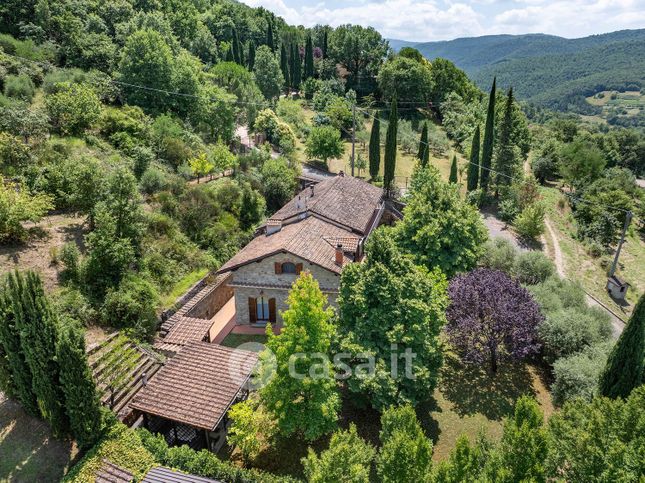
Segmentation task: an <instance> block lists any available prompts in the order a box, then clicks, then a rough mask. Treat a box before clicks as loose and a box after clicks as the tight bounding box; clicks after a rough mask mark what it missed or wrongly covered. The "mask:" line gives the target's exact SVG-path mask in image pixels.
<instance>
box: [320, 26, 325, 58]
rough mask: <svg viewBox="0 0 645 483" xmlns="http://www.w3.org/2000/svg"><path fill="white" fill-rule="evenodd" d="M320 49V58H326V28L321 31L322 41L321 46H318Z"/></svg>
mask: <svg viewBox="0 0 645 483" xmlns="http://www.w3.org/2000/svg"><path fill="white" fill-rule="evenodd" d="M320 50H322V58H323V59H326V58H327V29H325V30H324V31H323V41H322V47H321V48H320Z"/></svg>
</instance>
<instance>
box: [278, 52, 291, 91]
mask: <svg viewBox="0 0 645 483" xmlns="http://www.w3.org/2000/svg"><path fill="white" fill-rule="evenodd" d="M280 70H281V71H282V76H283V77H284V86H285V88H287V89H288V88H289V87H291V77H290V69H289V59H288V57H287V49H286V48H285V46H284V43H283V44H282V45H281V46H280Z"/></svg>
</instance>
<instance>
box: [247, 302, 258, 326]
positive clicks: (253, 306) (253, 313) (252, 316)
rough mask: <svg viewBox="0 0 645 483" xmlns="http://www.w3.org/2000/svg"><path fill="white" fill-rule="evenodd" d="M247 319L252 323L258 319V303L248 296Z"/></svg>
mask: <svg viewBox="0 0 645 483" xmlns="http://www.w3.org/2000/svg"><path fill="white" fill-rule="evenodd" d="M249 321H250V322H251V323H252V324H253V323H255V322H257V321H258V303H257V301H256V300H255V299H254V298H253V297H249Z"/></svg>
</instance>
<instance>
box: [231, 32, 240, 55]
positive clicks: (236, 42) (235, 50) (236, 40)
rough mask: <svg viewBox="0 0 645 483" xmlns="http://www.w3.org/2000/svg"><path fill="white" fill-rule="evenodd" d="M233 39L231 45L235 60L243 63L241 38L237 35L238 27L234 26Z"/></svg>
mask: <svg viewBox="0 0 645 483" xmlns="http://www.w3.org/2000/svg"><path fill="white" fill-rule="evenodd" d="M232 37H233V38H232V39H231V46H232V50H233V62H235V63H237V64H242V59H241V57H240V38H239V37H238V35H237V29H236V28H235V27H233V35H232Z"/></svg>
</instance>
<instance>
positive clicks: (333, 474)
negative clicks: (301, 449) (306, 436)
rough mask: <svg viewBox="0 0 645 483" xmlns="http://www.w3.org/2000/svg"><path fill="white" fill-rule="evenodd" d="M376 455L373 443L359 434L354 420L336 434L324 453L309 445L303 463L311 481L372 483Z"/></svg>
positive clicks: (310, 482) (313, 482)
mask: <svg viewBox="0 0 645 483" xmlns="http://www.w3.org/2000/svg"><path fill="white" fill-rule="evenodd" d="M374 454H375V451H374V448H373V447H372V445H370V444H369V443H366V442H365V441H364V440H363V439H361V437H360V436H358V433H357V432H356V426H355V425H354V423H351V424H350V425H349V429H348V430H346V431H338V432H336V433H334V434H333V435H332V437H331V441H330V442H329V448H328V449H326V450H325V451H323V452H322V453H321V454H320V456H318V455H316V453H314V451H313V450H312V449H311V448H309V453H308V455H307V457H306V458H303V460H302V465H303V467H304V473H305V477H306V478H307V481H308V482H309V483H338V482H340V481H343V482H352V483H368V482H369V481H370V467H371V464H372V460H373V459H374Z"/></svg>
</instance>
